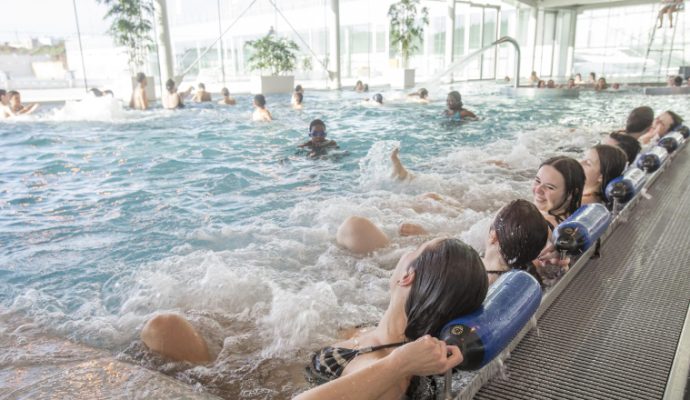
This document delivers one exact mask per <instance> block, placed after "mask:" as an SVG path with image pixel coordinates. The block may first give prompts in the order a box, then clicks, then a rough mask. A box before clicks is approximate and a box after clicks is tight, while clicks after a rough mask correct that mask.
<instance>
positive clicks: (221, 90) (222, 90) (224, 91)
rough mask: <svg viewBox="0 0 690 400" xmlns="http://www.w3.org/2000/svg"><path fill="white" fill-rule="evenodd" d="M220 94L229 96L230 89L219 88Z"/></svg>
mask: <svg viewBox="0 0 690 400" xmlns="http://www.w3.org/2000/svg"><path fill="white" fill-rule="evenodd" d="M220 94H222V95H223V96H230V91H229V90H228V88H226V87H224V88H222V89H220Z"/></svg>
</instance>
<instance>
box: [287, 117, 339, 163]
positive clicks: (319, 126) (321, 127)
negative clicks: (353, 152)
mask: <svg viewBox="0 0 690 400" xmlns="http://www.w3.org/2000/svg"><path fill="white" fill-rule="evenodd" d="M309 137H311V139H309V141H308V142H306V143H302V144H300V145H299V146H297V147H301V148H307V149H308V150H310V152H309V154H308V157H312V158H313V157H317V156H319V155H322V154H324V153H325V152H326V150H327V149H329V148H338V144H337V143H336V142H335V140H326V124H325V123H324V122H323V121H322V120H320V119H315V120H313V121H311V123H310V124H309Z"/></svg>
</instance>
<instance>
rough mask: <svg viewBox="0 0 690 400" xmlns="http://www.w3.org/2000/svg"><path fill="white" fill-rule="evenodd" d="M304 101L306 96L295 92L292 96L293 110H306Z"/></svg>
mask: <svg viewBox="0 0 690 400" xmlns="http://www.w3.org/2000/svg"><path fill="white" fill-rule="evenodd" d="M302 100H304V95H303V94H302V93H301V92H294V93H293V94H292V108H293V109H294V110H302V109H304V106H303V105H302Z"/></svg>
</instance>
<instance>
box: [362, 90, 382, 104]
mask: <svg viewBox="0 0 690 400" xmlns="http://www.w3.org/2000/svg"><path fill="white" fill-rule="evenodd" d="M364 103H365V104H370V105H374V106H382V105H383V95H382V94H381V93H376V94H375V95H373V96H371V98H370V99H364Z"/></svg>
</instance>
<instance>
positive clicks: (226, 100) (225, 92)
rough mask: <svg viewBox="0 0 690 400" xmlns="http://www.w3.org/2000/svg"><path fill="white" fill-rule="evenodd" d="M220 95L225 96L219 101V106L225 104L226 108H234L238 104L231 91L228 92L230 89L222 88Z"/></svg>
mask: <svg viewBox="0 0 690 400" xmlns="http://www.w3.org/2000/svg"><path fill="white" fill-rule="evenodd" d="M220 94H221V96H223V98H222V99H220V101H218V104H223V105H226V106H234V105H235V104H237V101H236V100H235V99H234V98H233V97H231V96H230V90H228V88H225V87H224V88H222V89H221V90H220Z"/></svg>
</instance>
